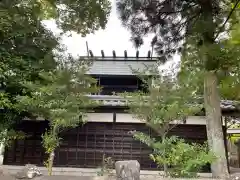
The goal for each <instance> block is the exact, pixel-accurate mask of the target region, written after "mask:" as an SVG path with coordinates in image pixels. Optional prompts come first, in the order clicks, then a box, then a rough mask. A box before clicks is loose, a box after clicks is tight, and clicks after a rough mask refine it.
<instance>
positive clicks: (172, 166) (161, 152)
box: [134, 132, 216, 177]
mask: <svg viewBox="0 0 240 180" xmlns="http://www.w3.org/2000/svg"><path fill="white" fill-rule="evenodd" d="M134 137H135V138H136V139H138V140H140V141H141V142H143V143H145V144H147V145H148V146H149V147H151V148H152V149H153V153H152V154H150V158H151V159H152V160H153V161H154V162H155V163H156V164H157V165H158V166H159V167H162V166H163V165H165V166H166V167H167V169H165V171H166V172H165V174H167V175H168V176H171V177H196V176H197V173H198V172H199V171H200V170H201V168H202V167H203V166H204V165H206V164H208V163H212V162H213V161H214V160H215V158H216V157H215V156H214V155H213V153H211V152H210V151H209V150H208V147H207V144H206V143H205V144H203V145H200V144H196V143H192V144H190V143H187V142H185V140H183V139H180V138H178V137H175V136H172V137H166V138H165V139H164V140H162V141H158V140H156V139H154V138H151V137H149V136H147V135H145V134H144V133H141V132H136V133H134Z"/></svg>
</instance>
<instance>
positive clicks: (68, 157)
mask: <svg viewBox="0 0 240 180" xmlns="http://www.w3.org/2000/svg"><path fill="white" fill-rule="evenodd" d="M47 127H48V123H47V121H43V122H34V121H25V122H23V123H22V124H20V125H18V127H17V129H19V130H23V131H24V132H26V133H27V134H28V135H29V137H28V138H26V139H25V140H21V141H15V142H14V143H13V144H12V146H11V147H10V148H7V149H6V151H5V157H4V164H7V165H24V164H26V163H32V164H36V165H40V166H42V165H43V161H44V160H45V159H46V155H45V154H44V150H43V148H42V146H41V134H42V133H43V132H44V131H45V129H46V128H47ZM131 130H137V131H142V132H145V133H147V134H149V135H151V136H156V135H155V134H154V133H153V132H152V130H151V129H149V128H148V127H146V126H145V125H144V124H131V123H116V124H113V123H98V122H90V123H87V124H85V125H83V126H79V127H77V128H74V129H69V130H68V131H65V132H64V133H62V135H61V136H62V137H63V140H62V143H61V146H60V147H59V148H58V149H57V150H56V157H55V161H54V166H56V167H86V168H95V167H99V166H101V163H102V158H103V154H105V157H112V159H113V160H130V159H134V160H138V161H139V162H140V164H141V169H156V168H157V167H156V165H155V164H154V163H153V162H152V161H151V160H150V159H149V154H150V153H151V151H152V150H151V149H150V148H148V147H147V146H146V145H144V144H142V143H140V142H139V141H137V140H134V139H133V138H132V135H131V134H130V133H129V131H131ZM171 134H172V135H177V136H179V137H182V138H184V139H186V140H187V141H188V142H199V143H202V142H204V141H205V140H206V139H207V137H206V128H205V126H203V125H179V126H177V127H176V128H174V129H173V130H172V131H171Z"/></svg>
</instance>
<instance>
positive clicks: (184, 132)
mask: <svg viewBox="0 0 240 180" xmlns="http://www.w3.org/2000/svg"><path fill="white" fill-rule="evenodd" d="M90 55H91V56H90V58H92V59H94V62H93V65H92V67H91V68H90V70H89V72H88V74H90V75H91V76H93V77H95V78H96V79H97V80H98V85H99V86H101V87H102V91H101V92H100V93H99V94H95V95H89V97H90V98H92V99H93V100H96V101H99V102H101V104H102V105H101V106H100V107H98V108H96V109H95V112H93V113H89V114H88V123H86V124H85V125H82V126H79V127H77V128H74V129H69V130H67V131H65V132H64V133H62V135H61V137H62V138H63V140H62V143H61V145H60V147H59V148H58V149H57V150H56V157H55V160H54V166H55V167H86V168H95V167H99V166H101V163H102V158H103V155H104V154H105V157H111V158H112V159H113V160H130V159H133V160H138V161H139V162H140V164H141V169H156V168H157V167H156V164H154V163H153V162H152V161H151V160H150V158H149V154H150V153H151V151H152V150H151V149H150V148H148V147H147V146H146V145H144V144H142V143H140V142H139V141H136V140H134V139H133V138H132V135H131V134H130V133H129V132H130V131H132V130H137V131H142V132H145V133H147V134H149V135H151V136H155V134H154V132H153V131H152V130H151V129H150V128H148V127H146V126H145V124H144V123H142V122H141V121H139V120H137V119H134V118H133V117H132V115H131V114H128V113H127V112H126V109H127V107H126V106H125V105H124V99H122V98H121V97H118V96H115V95H114V93H113V92H116V93H120V92H124V91H127V92H133V91H136V90H144V89H142V86H141V85H142V82H141V81H140V80H139V79H138V78H137V77H136V76H134V75H133V74H132V70H131V68H130V66H132V67H133V68H136V69H140V70H141V69H142V68H144V67H145V65H154V64H156V63H157V61H158V59H157V58H151V57H150V55H151V53H150V52H149V53H148V55H147V56H146V57H138V56H139V53H138V52H137V53H136V57H128V56H127V52H126V51H125V52H124V56H123V57H117V56H116V53H115V52H113V56H112V57H106V56H105V55H104V52H103V51H102V56H101V57H95V56H93V53H92V52H90ZM85 58H86V57H85ZM16 128H17V129H19V130H22V131H24V132H26V133H27V134H28V135H29V137H28V138H26V139H24V140H19V141H15V142H14V143H13V145H12V146H11V147H9V148H6V150H5V154H4V164H6V165H24V164H26V163H32V164H37V165H43V162H44V160H46V155H45V154H44V150H43V148H42V145H41V134H42V133H43V132H44V131H45V130H46V129H47V128H48V121H46V120H34V121H33V120H26V121H22V122H21V124H19V125H18V126H17V127H16ZM171 134H174V135H177V136H179V137H182V138H184V139H186V140H187V141H189V142H200V143H201V142H204V141H206V140H207V136H206V127H205V118H204V117H202V116H193V117H189V118H188V119H187V120H186V122H185V124H181V125H178V126H177V127H176V128H174V129H173V130H172V131H171Z"/></svg>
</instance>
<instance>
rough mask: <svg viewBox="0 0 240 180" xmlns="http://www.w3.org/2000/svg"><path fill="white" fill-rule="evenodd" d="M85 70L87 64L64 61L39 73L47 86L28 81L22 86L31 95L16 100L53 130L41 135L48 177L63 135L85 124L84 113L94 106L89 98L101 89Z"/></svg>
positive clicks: (20, 106) (19, 106) (23, 108)
mask: <svg viewBox="0 0 240 180" xmlns="http://www.w3.org/2000/svg"><path fill="white" fill-rule="evenodd" d="M86 70H87V63H86V62H85V63H84V61H81V60H71V61H66V59H64V60H63V61H61V62H60V63H58V66H57V69H56V70H54V71H49V72H42V73H40V75H41V77H42V78H43V79H46V81H47V82H48V83H47V84H42V83H39V82H32V81H27V80H26V81H25V82H24V83H23V85H24V86H26V87H27V88H28V89H30V90H31V94H30V95H28V96H26V95H25V96H18V97H17V101H18V108H21V109H22V110H25V111H27V112H31V113H32V114H34V115H36V116H38V117H43V118H44V119H46V120H49V126H50V127H49V129H48V130H47V131H46V132H45V134H43V135H42V138H43V147H44V148H45V151H46V153H47V154H48V155H49V158H48V160H47V162H46V165H47V167H48V170H49V175H51V174H52V166H53V160H54V151H55V149H56V148H57V147H58V146H59V144H60V139H61V138H60V137H59V135H60V133H61V132H62V131H64V130H65V129H67V128H70V127H76V126H78V125H79V124H80V123H84V119H85V115H86V114H85V112H86V111H87V108H88V107H89V106H90V105H91V104H92V103H91V101H90V99H88V97H87V96H86V95H87V94H89V93H94V92H96V91H97V90H98V88H97V87H96V86H93V84H94V83H95V80H94V79H92V78H91V77H90V76H87V75H85V73H86ZM90 85H91V86H90ZM95 87H96V88H95Z"/></svg>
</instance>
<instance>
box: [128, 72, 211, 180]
mask: <svg viewBox="0 0 240 180" xmlns="http://www.w3.org/2000/svg"><path fill="white" fill-rule="evenodd" d="M155 68H156V67H155ZM149 71H150V72H151V74H155V75H152V76H151V77H149V76H148V77H147V76H146V74H145V73H141V75H140V79H141V80H142V81H143V82H144V83H145V84H146V86H147V87H146V88H147V89H148V92H147V93H143V92H135V93H127V94H126V95H127V96H126V95H125V98H127V99H128V100H129V101H128V102H129V103H128V106H129V108H130V110H129V112H130V113H131V114H133V115H134V117H135V118H137V119H140V120H141V121H143V122H144V123H145V124H146V125H147V126H149V127H150V128H151V129H153V130H154V132H155V133H156V134H157V137H156V138H152V137H149V136H148V135H146V134H144V133H142V132H133V135H134V137H135V138H136V139H138V140H140V141H141V142H143V143H145V144H147V145H148V146H150V147H151V148H153V153H152V154H151V155H150V157H151V159H153V160H154V161H155V162H156V163H157V164H158V165H159V166H161V167H162V166H163V169H164V172H165V176H169V175H171V176H175V177H186V176H187V177H192V176H196V172H197V170H199V169H200V168H201V167H202V166H203V165H205V164H206V163H208V162H212V160H213V159H214V158H213V156H212V154H211V153H210V152H209V151H208V150H207V149H206V148H205V147H203V146H201V145H197V144H188V143H186V142H185V141H184V140H182V139H179V138H178V137H174V136H171V137H169V136H170V134H169V132H170V131H171V130H172V129H173V128H175V127H176V126H177V125H179V124H181V123H183V122H184V121H185V120H186V118H188V116H191V115H196V114H197V113H200V112H201V110H202V105H201V104H199V103H197V102H196V101H197V100H196V99H198V97H197V96H196V94H195V92H194V90H195V87H192V86H189V83H187V81H188V79H185V81H184V82H183V81H182V82H181V81H179V80H178V79H177V78H176V77H173V76H171V75H162V73H161V74H159V71H158V70H157V69H155V70H152V69H149V68H146V70H144V71H143V72H149ZM197 151H198V152H199V154H198V155H199V156H198V155H196V152H197ZM196 162H198V163H196Z"/></svg>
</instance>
